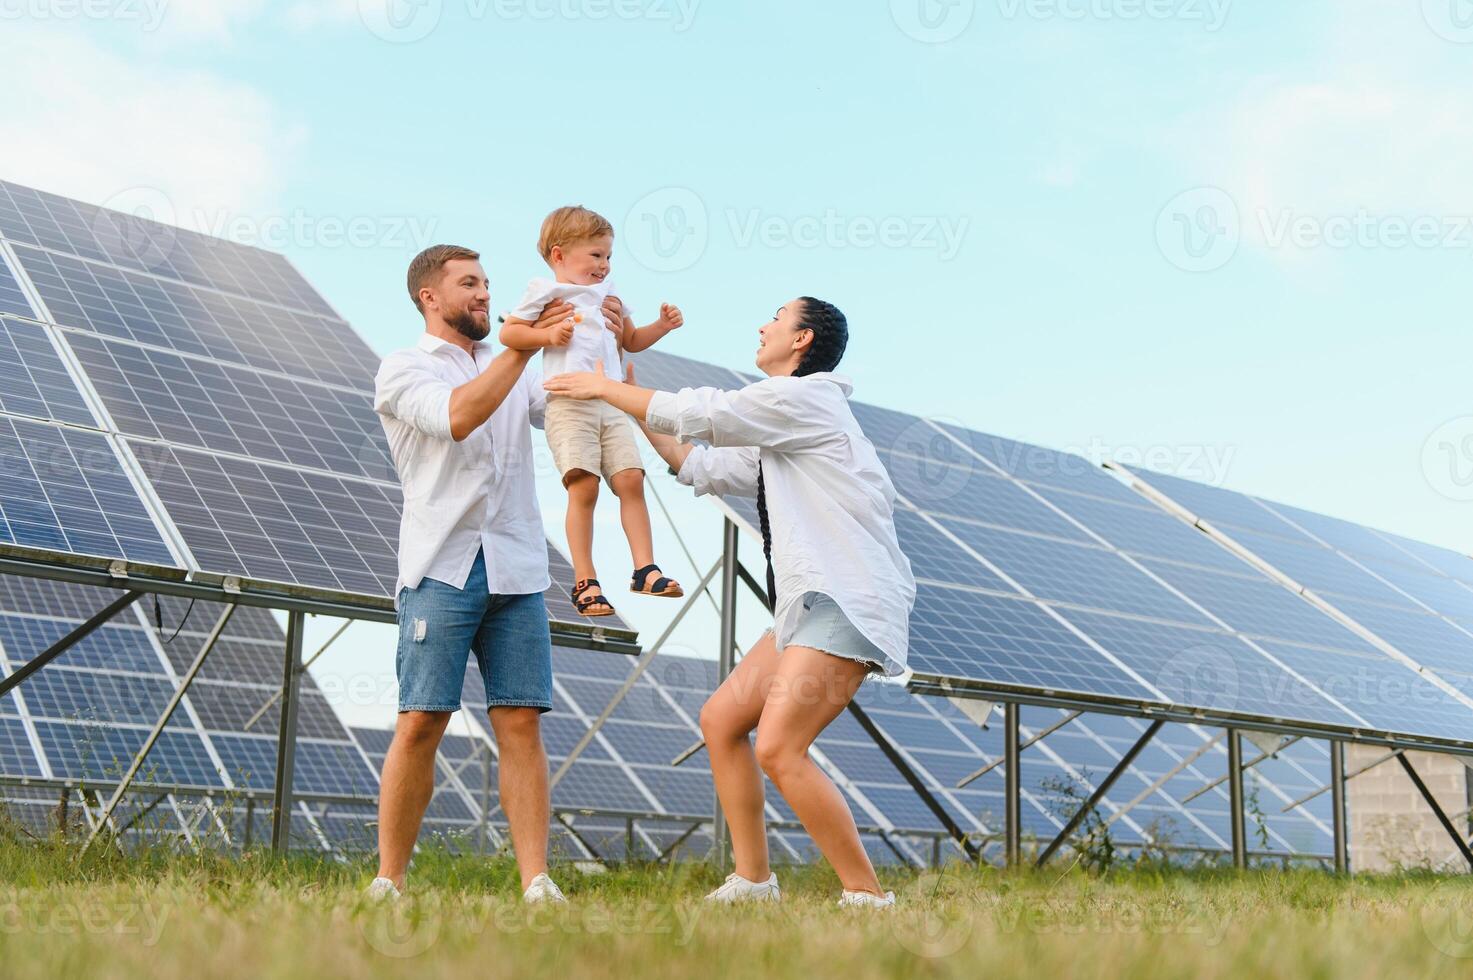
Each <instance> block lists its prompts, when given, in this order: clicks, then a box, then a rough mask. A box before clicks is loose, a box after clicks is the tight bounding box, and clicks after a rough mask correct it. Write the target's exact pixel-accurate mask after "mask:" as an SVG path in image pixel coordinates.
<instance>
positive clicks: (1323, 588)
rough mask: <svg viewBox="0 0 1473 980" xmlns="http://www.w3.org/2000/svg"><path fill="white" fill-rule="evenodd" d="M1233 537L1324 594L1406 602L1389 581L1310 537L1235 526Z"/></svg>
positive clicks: (1310, 587) (1388, 601)
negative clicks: (1300, 539)
mask: <svg viewBox="0 0 1473 980" xmlns="http://www.w3.org/2000/svg"><path fill="white" fill-rule="evenodd" d="M1232 538H1233V540H1234V541H1236V542H1237V543H1238V544H1240V545H1242V546H1243V547H1245V548H1247V549H1248V550H1249V551H1251V552H1253V553H1254V554H1255V555H1257V556H1258V557H1259V558H1262V559H1263V560H1264V561H1267V562H1268V563H1269V564H1270V565H1272V566H1274V567H1275V568H1277V569H1278V570H1279V571H1281V572H1283V573H1284V574H1285V575H1287V576H1289V577H1290V578H1292V579H1293V580H1294V581H1296V582H1298V583H1299V584H1300V585H1302V586H1305V587H1306V588H1309V589H1311V590H1313V591H1314V592H1317V593H1320V594H1321V595H1322V596H1331V595H1333V596H1349V597H1352V598H1357V599H1369V600H1371V601H1372V602H1381V603H1390V604H1392V605H1404V604H1405V603H1406V599H1405V598H1404V597H1403V596H1401V595H1399V594H1398V593H1397V592H1396V591H1395V590H1393V589H1392V588H1390V587H1389V586H1387V585H1386V583H1384V582H1381V581H1379V580H1377V579H1376V578H1374V577H1372V576H1370V575H1368V574H1366V572H1365V571H1363V570H1362V569H1360V568H1357V567H1356V566H1355V565H1353V564H1351V563H1350V562H1349V561H1348V560H1346V559H1345V558H1343V557H1341V556H1340V555H1337V554H1336V553H1335V552H1333V551H1331V550H1329V549H1328V548H1325V547H1322V546H1320V545H1318V544H1315V543H1314V542H1312V541H1310V540H1309V539H1308V538H1305V539H1303V542H1304V543H1302V544H1301V543H1299V542H1298V541H1289V540H1286V539H1284V538H1281V537H1278V536H1276V535H1271V534H1259V533H1257V532H1255V531H1242V530H1234V531H1233V533H1232Z"/></svg>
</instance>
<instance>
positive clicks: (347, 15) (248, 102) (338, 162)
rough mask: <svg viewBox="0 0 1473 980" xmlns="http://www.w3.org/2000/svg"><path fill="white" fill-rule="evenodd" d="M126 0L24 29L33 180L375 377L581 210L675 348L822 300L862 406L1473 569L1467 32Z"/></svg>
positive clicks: (931, 14) (1367, 20) (1127, 1)
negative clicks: (1135, 466)
mask: <svg viewBox="0 0 1473 980" xmlns="http://www.w3.org/2000/svg"><path fill="white" fill-rule="evenodd" d="M95 3H96V6H93V7H87V8H85V9H83V8H79V7H78V6H76V5H71V4H66V3H60V2H54V0H12V2H8V3H3V4H0V19H3V20H4V21H5V22H4V24H3V25H0V30H3V31H4V33H5V37H6V42H5V43H6V49H7V67H8V69H9V70H8V71H7V86H8V87H9V88H10V92H9V93H8V97H7V98H6V99H5V100H4V102H5V104H4V106H3V107H0V142H3V144H4V145H6V146H7V147H11V148H14V151H13V152H8V153H7V154H6V162H5V163H4V165H3V168H4V176H5V177H7V178H10V179H14V180H17V181H20V182H22V183H29V184H32V185H34V186H39V187H43V188H46V189H48V190H53V191H57V192H60V193H64V194H68V195H72V196H77V197H81V198H84V199H87V200H91V201H96V202H99V203H103V202H111V203H114V204H120V205H122V206H130V207H134V206H146V207H148V208H149V209H151V210H152V211H153V212H154V213H156V214H158V215H159V216H161V217H164V218H165V219H167V220H173V221H176V222H177V223H180V224H184V225H188V226H193V227H199V228H202V229H203V230H207V231H214V232H217V233H224V234H228V235H230V236H231V237H235V238H238V239H241V240H245V241H253V242H257V243H262V244H266V245H268V246H269V247H273V248H276V249H278V250H281V251H284V252H286V253H287V254H289V255H290V256H291V258H292V259H293V260H294V261H295V262H296V263H297V265H298V266H299V267H300V268H301V269H302V270H303V272H304V273H305V274H306V275H307V276H308V278H309V279H310V280H311V281H312V282H313V283H314V284H315V285H316V286H317V287H318V288H320V289H321V290H322V291H323V292H324V293H325V294H326V295H327V297H328V298H329V299H330V300H331V301H332V302H333V303H334V304H335V305H336V306H337V307H338V308H339V309H340V310H341V311H342V312H343V314H344V315H345V316H346V317H347V318H348V319H349V320H350V321H352V322H353V324H354V325H355V326H356V327H357V328H358V329H359V330H360V331H361V332H362V333H363V334H364V335H365V336H366V337H367V338H368V339H369V341H370V342H371V343H372V344H373V345H374V346H375V348H376V349H378V350H379V351H387V350H389V349H392V348H394V347H396V346H401V345H404V344H407V343H409V342H411V341H412V339H413V337H414V335H415V334H416V332H417V331H418V329H419V322H418V320H417V317H416V316H415V315H414V311H413V309H412V308H411V307H410V306H409V303H408V300H407V297H406V296H405V293H404V287H403V271H404V268H405V265H406V264H407V262H408V259H409V258H410V256H412V254H413V253H414V252H415V251H417V250H418V249H419V248H420V247H422V246H423V245H426V244H430V243H432V242H434V241H441V240H446V241H456V242H462V243H466V244H470V245H473V246H476V247H478V248H480V249H481V250H482V251H483V253H484V254H485V258H486V264H487V268H488V270H489V272H490V276H491V279H492V287H493V293H494V300H493V301H494V302H497V303H498V304H505V305H510V304H511V303H512V302H513V301H514V299H515V297H516V296H517V295H518V294H519V293H520V291H521V289H522V286H523V285H524V283H525V281H526V280H527V279H528V278H529V277H531V276H533V275H537V274H540V273H541V272H542V271H543V269H542V268H541V265H540V261H539V260H538V258H537V256H536V253H535V250H534V242H535V238H536V233H537V228H538V224H539V223H540V220H541V218H542V216H543V215H544V214H545V213H546V212H547V211H548V210H550V209H551V208H553V207H555V206H557V205H560V204H565V203H571V202H580V203H583V204H586V205H588V206H590V207H594V208H596V209H598V210H600V211H602V212H603V213H605V214H606V215H608V216H609V217H610V219H611V220H613V222H614V224H615V226H616V228H617V232H618V237H617V240H616V254H615V275H616V278H617V279H618V281H619V282H620V284H621V289H622V291H623V293H624V294H625V298H626V299H627V300H628V301H629V302H630V303H631V305H634V306H635V307H636V308H637V309H638V310H641V311H649V310H652V309H653V308H655V306H656V305H657V304H658V303H659V302H661V301H670V302H675V303H678V304H679V305H680V306H681V307H682V308H683V309H684V311H685V313H686V322H687V326H686V327H685V328H684V329H683V330H682V331H680V333H678V334H676V335H675V336H672V337H671V338H669V339H668V341H667V342H666V345H667V347H668V349H669V350H671V351H673V352H675V353H681V354H686V355H689V356H693V357H699V358H703V359H706V360H712V361H718V362H721V363H725V364H728V365H732V366H738V367H745V366H747V365H749V363H750V360H751V356H752V353H753V349H754V346H755V343H754V336H755V330H756V328H757V326H758V325H759V324H761V323H762V322H763V321H764V320H765V319H766V318H767V317H768V316H769V315H770V314H771V312H772V311H773V310H774V309H775V308H776V307H777V306H778V305H779V304H781V303H782V302H783V301H784V300H786V299H788V298H790V297H792V296H794V295H798V294H802V293H810V294H814V295H818V296H822V297H824V298H826V299H829V300H831V301H833V302H835V303H837V304H838V305H840V306H841V307H842V308H843V309H844V310H845V311H846V312H847V313H848V315H849V318H850V321H851V325H852V328H853V333H854V340H853V344H852V346H851V352H850V356H849V359H848V361H847V363H846V369H847V370H848V371H849V373H851V374H852V375H853V376H854V377H855V379H856V382H857V397H859V398H862V399H864V400H868V401H873V402H877V403H880V404H884V405H889V406H893V407H897V408H902V409H906V410H908V411H911V412H914V413H917V414H921V415H927V416H932V417H937V418H944V419H954V420H958V421H960V422H963V423H965V424H966V425H968V426H970V427H973V428H978V429H982V430H985V431H990V432H995V433H998V434H1002V435H1006V436H1009V437H1013V438H1019V439H1025V440H1030V441H1034V442H1039V443H1042V444H1045V445H1049V446H1054V447H1068V448H1077V449H1081V450H1085V451H1089V452H1094V453H1105V452H1109V453H1114V454H1117V455H1121V456H1124V457H1126V458H1141V457H1144V458H1148V459H1150V460H1151V461H1152V462H1154V463H1155V464H1156V465H1158V466H1161V467H1163V468H1166V469H1170V470H1173V471H1175V472H1178V473H1180V474H1181V475H1184V476H1188V477H1192V478H1196V479H1207V480H1211V481H1213V482H1217V483H1221V484H1223V485H1226V486H1229V487H1232V488H1234V489H1239V490H1245V491H1250V492H1255V493H1259V494H1262V495H1265V496H1268V497H1272V498H1276V499H1281V500H1284V501H1288V502H1291V503H1294V504H1297V505H1300V506H1304V507H1308V508H1311V509H1315V510H1320V511H1324V512H1327V513H1331V514H1335V515H1337V516H1342V517H1346V518H1350V519H1353V520H1357V521H1361V522H1364V523H1367V524H1371V525H1373V526H1377V527H1382V528H1387V529H1390V530H1395V531H1399V532H1402V533H1405V534H1409V535H1412V536H1415V537H1419V538H1422V539H1425V540H1429V541H1434V542H1437V543H1440V544H1444V545H1447V546H1450V547H1456V548H1460V549H1462V550H1465V551H1473V523H1470V521H1469V519H1468V517H1469V513H1470V506H1473V504H1470V503H1469V502H1468V501H1469V499H1473V486H1470V485H1465V483H1468V482H1470V480H1469V478H1473V407H1470V399H1469V395H1468V389H1469V384H1468V378H1469V370H1468V369H1469V367H1470V357H1469V353H1468V352H1469V345H1468V342H1467V339H1466V331H1467V326H1466V312H1465V311H1466V307H1467V297H1468V294H1469V283H1470V271H1473V226H1470V216H1473V182H1470V181H1469V180H1468V179H1467V175H1468V174H1469V173H1470V172H1473V100H1470V99H1469V97H1468V96H1469V87H1470V86H1469V79H1470V78H1473V73H1470V71H1469V69H1470V67H1473V43H1470V42H1473V20H1469V19H1468V18H1465V17H1462V16H1460V15H1461V14H1463V13H1466V11H1463V10H1462V9H1461V7H1460V6H1458V5H1457V4H1458V3H1459V0H1403V2H1390V0H1362V2H1356V3H1346V2H1343V0H1342V2H1337V3H1331V2H1327V0H1318V2H1301V3H1295V4H1284V3H1254V4H1249V3H1246V2H1231V0H951V2H950V3H949V4H944V3H941V2H939V0H893V2H890V0H862V2H848V3H843V4H840V3H834V2H831V3H811V4H802V5H799V4H793V3H790V2H776V0H749V2H744V3H741V4H731V3H727V4H717V3H715V2H712V0H705V2H699V0H683V2H677V0H418V2H410V0H324V2H319V3H312V4H307V3H293V2H277V3H272V2H265V0H213V2H210V0H172V2H168V3H164V2H163V0H153V2H152V4H150V3H148V2H145V0H95ZM386 4H388V6H386ZM389 14H394V15H395V16H394V18H393V19H392V20H391V19H390V17H389V16H388V15H389ZM396 24H397V25H399V26H398V27H395V25H396ZM420 35H423V36H420ZM656 229H660V230H659V231H658V233H657V231H656ZM344 238H349V239H351V241H344V240H343V239H344ZM554 502H555V501H554ZM553 516H554V517H555V516H556V515H553ZM550 523H554V524H555V523H557V522H556V520H551V521H550ZM606 537H607V536H606ZM616 553H617V552H616Z"/></svg>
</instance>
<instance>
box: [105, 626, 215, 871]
mask: <svg viewBox="0 0 1473 980" xmlns="http://www.w3.org/2000/svg"><path fill="white" fill-rule="evenodd" d="M234 614H235V607H234V606H226V607H225V611H224V612H222V613H221V614H220V618H219V619H218V620H216V621H215V628H214V629H212V630H210V635H209V636H207V637H205V642H204V645H203V646H201V647H200V648H199V653H197V654H195V656H194V662H193V663H191V664H190V665H189V669H188V670H187V671H185V672H184V677H183V679H182V680H181V681H180V683H179V689H178V690H176V691H175V692H174V696H173V697H171V698H169V703H168V704H166V705H164V713H163V714H161V715H159V720H158V721H156V722H154V725H153V730H152V731H150V732H149V733H148V738H146V739H144V740H143V747H142V748H140V749H139V750H138V754H137V755H136V756H134V757H133V762H132V764H131V765H129V766H128V771H127V772H125V773H124V774H123V778H122V780H121V781H119V783H118V786H117V789H115V790H113V795H112V798H111V799H109V800H108V801H107V806H106V807H104V808H103V811H102V817H101V818H100V819H98V821H97V826H95V827H93V828H92V833H91V834H90V835H88V837H87V843H85V844H83V845H82V854H83V855H84V856H85V855H86V853H87V852H88V851H89V850H91V849H92V842H93V841H95V840H96V839H97V835H98V834H100V833H102V831H103V830H104V829H105V828H106V827H107V825H108V821H109V820H111V819H112V815H113V812H114V811H115V810H117V808H118V804H119V803H121V802H122V800H123V796H124V794H126V793H127V792H128V787H130V786H132V785H133V778H134V777H135V776H137V775H138V770H139V769H141V768H143V762H144V760H145V759H147V758H148V753H150V752H152V751H153V747H154V745H155V744H157V742H158V740H159V736H160V735H162V734H163V733H164V726H166V725H168V724H169V719H170V718H172V717H174V711H175V710H176V709H177V708H178V707H179V702H181V701H183V700H184V694H185V692H186V691H188V690H189V686H190V685H191V684H193V683H194V679H195V678H196V677H198V676H199V672H200V669H201V668H202V667H204V665H205V658H206V657H208V656H209V655H210V651H211V650H213V649H215V644H216V642H218V641H219V639H220V635H221V634H222V633H224V632H225V627H226V626H227V625H228V624H229V623H230V617H231V616H233V615H234Z"/></svg>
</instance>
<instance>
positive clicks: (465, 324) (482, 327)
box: [445, 309, 491, 340]
mask: <svg viewBox="0 0 1473 980" xmlns="http://www.w3.org/2000/svg"><path fill="white" fill-rule="evenodd" d="M445 322H446V323H448V324H450V325H451V326H452V327H454V328H455V329H456V331H457V332H458V333H460V334H461V335H462V336H464V337H469V338H470V339H471V340H485V339H486V336H487V335H488V334H490V333H491V318H490V317H489V316H488V317H487V318H486V319H485V320H484V321H482V320H478V319H477V318H476V314H475V313H473V312H472V311H470V310H469V309H465V310H456V311H455V312H454V313H452V314H450V315H449V316H447V317H445Z"/></svg>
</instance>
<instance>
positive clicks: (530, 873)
mask: <svg viewBox="0 0 1473 980" xmlns="http://www.w3.org/2000/svg"><path fill="white" fill-rule="evenodd" d="M408 285H409V295H410V298H411V299H412V300H413V301H414V305H415V307H416V308H418V310H419V311H420V312H421V313H422V314H423V315H424V324H425V329H424V335H423V336H422V337H420V339H419V343H418V344H416V345H415V346H414V347H411V348H408V349H406V350H401V351H396V352H395V353H393V354H390V355H389V356H388V357H386V358H385V359H384V362H383V365H382V366H381V367H380V368H379V372H378V377H377V378H376V379H375V388H376V391H375V395H374V408H375V410H376V411H377V412H378V413H379V416H380V417H381V419H382V421H383V426H384V433H385V434H386V435H387V437H388V442H389V449H390V452H391V453H392V454H393V457H394V466H395V468H396V470H397V471H398V473H399V479H400V482H401V483H402V484H403V488H404V514H403V518H402V521H401V523H400V526H399V582H398V585H397V587H396V593H397V606H398V616H399V649H398V655H397V658H396V663H395V669H396V672H397V674H398V678H399V716H398V722H397V724H396V726H395V729H394V741H393V743H392V744H391V745H390V746H389V752H388V755H387V756H386V757H385V759H384V771H383V777H382V780H381V783H382V785H381V789H380V795H379V829H378V840H379V871H378V877H377V878H375V879H374V882H373V884H372V885H370V886H369V894H370V895H372V896H373V897H375V898H397V897H398V896H399V893H400V892H401V891H402V890H403V889H404V886H405V874H406V872H407V869H408V867H409V859H410V855H411V853H412V852H413V850H414V843H415V840H416V838H417V837H418V836H419V827H420V822H421V820H422V819H423V818H424V813H425V808H426V807H427V806H428V805H429V802H430V797H431V796H432V795H433V793H434V784H435V778H434V774H435V752H436V750H437V749H438V747H439V745H440V739H441V737H442V736H443V735H444V733H445V726H446V724H447V723H448V722H449V720H450V715H451V714H452V713H453V712H455V711H458V710H459V709H460V694H461V686H462V684H463V682H464V679H465V670H466V663H467V656H468V654H469V653H472V652H473V653H474V654H475V656H476V662H477V664H478V665H479V667H480V673H481V679H482V681H483V683H484V685H485V689H486V703H487V704H488V705H489V706H490V716H491V728H492V730H493V732H494V733H495V736H496V744H497V747H498V749H499V754H500V793H501V806H502V809H503V810H505V812H506V816H507V820H508V822H509V823H510V825H511V839H512V848H513V850H514V851H515V852H516V858H517V865H518V867H519V869H520V871H521V877H522V889H523V898H524V899H525V900H526V901H528V902H549V901H550V902H562V901H564V898H563V895H562V892H561V891H559V890H558V887H557V885H555V884H554V883H553V881H552V879H551V878H549V877H548V875H547V832H548V818H549V800H548V777H547V754H546V752H545V751H544V750H543V747H542V735H541V728H540V716H541V714H542V712H544V711H549V710H551V708H552V642H551V637H550V635H549V632H548V621H547V609H546V606H545V605H544V603H543V597H542V593H543V592H544V590H546V589H547V588H548V586H549V584H550V579H549V577H548V568H547V539H546V538H545V537H544V536H543V531H542V518H541V516H540V514H539V512H538V509H537V496H536V491H535V487H534V483H533V471H532V462H531V461H532V441H531V431H530V426H531V425H534V424H535V425H541V423H542V414H543V408H544V406H545V404H546V396H545V393H544V392H543V390H542V384H541V378H539V377H537V376H536V374H535V373H534V372H531V371H529V370H528V368H527V361H528V360H529V359H530V357H531V356H532V355H531V353H530V352H526V351H515V350H503V351H501V352H500V353H496V352H494V351H493V350H492V349H491V347H490V346H489V345H487V344H485V343H484V342H483V341H484V340H485V338H486V336H487V335H488V334H489V332H490V330H491V321H490V303H491V297H490V293H489V284H488V282H487V279H486V273H485V270H484V269H482V268H481V263H480V256H479V254H477V253H476V252H474V251H471V250H470V249H468V248H461V247H459V246H453V245H436V246H434V247H433V248H429V249H426V250H425V251H424V252H422V253H420V254H419V255H418V256H416V257H415V259H414V261H413V262H412V263H410V266H409V283H408ZM571 315H572V308H571V307H569V306H568V305H567V304H565V303H559V304H554V305H552V306H549V307H547V309H545V310H544V311H543V315H542V318H541V319H540V320H539V321H538V324H537V325H538V326H539V327H545V328H547V329H549V330H552V331H555V332H557V333H558V334H559V335H561V334H562V333H563V332H566V333H567V334H571V332H572V320H571ZM564 342H566V340H564Z"/></svg>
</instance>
